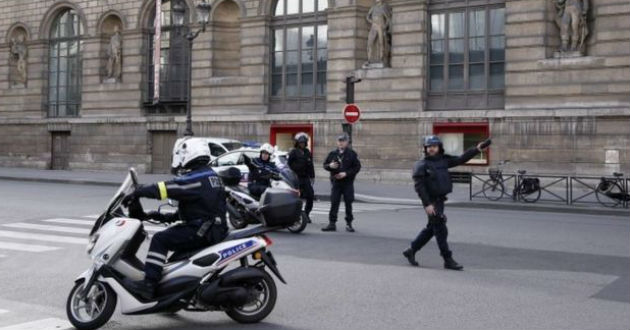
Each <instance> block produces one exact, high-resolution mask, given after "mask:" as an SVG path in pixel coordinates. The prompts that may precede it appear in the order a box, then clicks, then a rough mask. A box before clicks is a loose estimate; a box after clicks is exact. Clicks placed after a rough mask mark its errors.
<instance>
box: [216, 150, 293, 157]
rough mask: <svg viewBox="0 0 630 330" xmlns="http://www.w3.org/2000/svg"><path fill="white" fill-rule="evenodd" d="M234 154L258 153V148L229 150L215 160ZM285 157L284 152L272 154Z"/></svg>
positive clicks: (285, 153)
mask: <svg viewBox="0 0 630 330" xmlns="http://www.w3.org/2000/svg"><path fill="white" fill-rule="evenodd" d="M235 152H260V148H245V147H244V148H240V149H235V150H230V151H228V152H226V153H224V154H222V155H219V156H217V158H220V157H223V156H226V155H229V154H233V153H235ZM285 155H287V152H286V151H276V152H275V153H274V156H285Z"/></svg>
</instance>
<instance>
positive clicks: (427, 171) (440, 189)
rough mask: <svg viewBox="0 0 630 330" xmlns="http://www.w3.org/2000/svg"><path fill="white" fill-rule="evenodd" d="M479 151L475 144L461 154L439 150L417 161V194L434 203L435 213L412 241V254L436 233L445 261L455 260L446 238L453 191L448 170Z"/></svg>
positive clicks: (426, 203)
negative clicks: (447, 211)
mask: <svg viewBox="0 0 630 330" xmlns="http://www.w3.org/2000/svg"><path fill="white" fill-rule="evenodd" d="M477 154H479V150H477V148H476V147H475V148H470V149H468V150H467V151H466V152H465V153H464V154H463V155H461V156H459V157H455V156H450V155H444V154H443V153H440V154H437V155H435V156H426V157H425V158H424V159H423V160H420V161H418V162H417V163H416V164H415V166H414V170H413V180H414V186H415V190H416V193H417V194H418V197H420V199H421V200H422V205H423V206H424V207H427V206H429V205H433V207H434V209H435V215H429V217H428V218H429V219H428V223H427V226H426V227H425V228H424V229H423V230H422V231H421V232H420V233H419V234H418V236H417V237H416V239H415V240H413V242H411V253H413V254H415V253H416V252H417V251H418V250H420V249H421V248H422V247H423V246H424V245H425V244H426V243H427V242H428V241H429V240H431V238H432V237H433V236H435V239H436V240H437V244H438V247H439V249H440V254H441V255H442V257H443V258H444V259H445V261H450V260H452V252H451V250H450V249H449V246H448V243H447V241H446V239H447V236H448V229H447V227H446V216H445V215H444V202H445V201H446V195H447V194H449V193H451V192H452V191H453V183H452V182H451V177H450V174H449V172H448V169H449V168H451V167H455V166H459V165H462V164H464V163H466V162H467V161H469V160H470V159H472V158H473V157H475V156H476V155H477Z"/></svg>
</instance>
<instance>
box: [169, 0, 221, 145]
mask: <svg viewBox="0 0 630 330" xmlns="http://www.w3.org/2000/svg"><path fill="white" fill-rule="evenodd" d="M210 9H212V6H211V5H210V4H209V3H207V2H206V0H203V1H201V3H200V4H198V5H197V22H198V23H199V24H201V29H199V30H197V31H196V32H192V28H189V29H188V32H187V33H186V34H185V35H184V38H186V40H188V56H189V59H190V63H189V65H188V99H187V102H186V131H185V132H184V136H193V131H192V112H191V103H192V92H191V90H192V49H193V40H195V38H197V36H199V33H201V32H206V25H207V24H208V20H209V18H210ZM172 11H173V23H174V25H175V27H178V28H181V27H183V26H184V18H185V16H186V8H185V7H184V6H183V5H182V3H181V0H180V1H177V3H175V4H174V5H173V7H172ZM178 30H179V31H181V30H180V29H178Z"/></svg>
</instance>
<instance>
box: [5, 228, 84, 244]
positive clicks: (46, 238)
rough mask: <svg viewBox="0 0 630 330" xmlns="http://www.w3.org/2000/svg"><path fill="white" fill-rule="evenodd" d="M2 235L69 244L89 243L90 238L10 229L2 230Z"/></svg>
mask: <svg viewBox="0 0 630 330" xmlns="http://www.w3.org/2000/svg"><path fill="white" fill-rule="evenodd" d="M0 237H7V238H16V239H26V240H34V241H46V242H57V243H67V244H82V245H85V244H87V243H88V240H87V239H86V238H78V237H71V236H58V235H45V234H34V233H24V232H17V231H8V230H0Z"/></svg>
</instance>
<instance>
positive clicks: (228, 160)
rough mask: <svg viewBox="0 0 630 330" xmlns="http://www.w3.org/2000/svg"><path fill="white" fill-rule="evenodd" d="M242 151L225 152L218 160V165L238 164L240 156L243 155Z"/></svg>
mask: <svg viewBox="0 0 630 330" xmlns="http://www.w3.org/2000/svg"><path fill="white" fill-rule="evenodd" d="M241 155H242V153H241V152H232V153H228V154H223V155H221V156H220V157H219V158H217V160H216V164H217V166H234V165H237V164H238V161H239V158H240V157H241Z"/></svg>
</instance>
